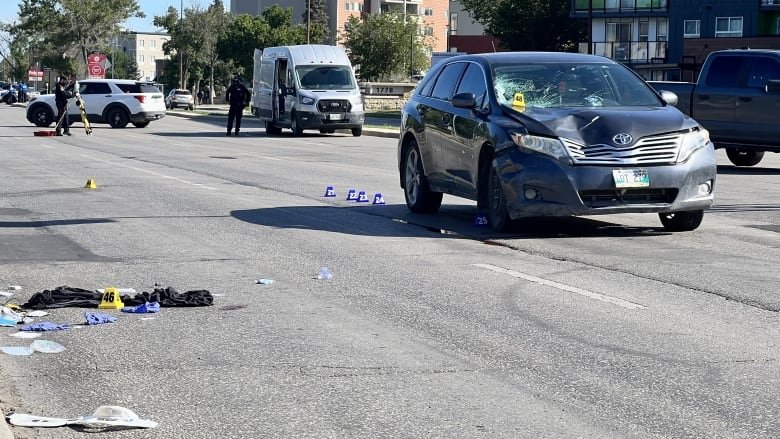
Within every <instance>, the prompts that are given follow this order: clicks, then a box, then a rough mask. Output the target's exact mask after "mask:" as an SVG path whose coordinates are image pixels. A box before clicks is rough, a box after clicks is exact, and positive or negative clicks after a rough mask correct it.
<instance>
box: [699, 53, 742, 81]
mask: <svg viewBox="0 0 780 439" xmlns="http://www.w3.org/2000/svg"><path fill="white" fill-rule="evenodd" d="M743 59H744V58H743V57H736V56H719V57H717V58H715V59H714V60H713V61H712V64H711V65H710V69H709V71H708V72H707V81H706V82H707V85H712V86H716V87H734V86H736V85H737V83H738V77H739V70H740V69H741V68H742V60H743Z"/></svg>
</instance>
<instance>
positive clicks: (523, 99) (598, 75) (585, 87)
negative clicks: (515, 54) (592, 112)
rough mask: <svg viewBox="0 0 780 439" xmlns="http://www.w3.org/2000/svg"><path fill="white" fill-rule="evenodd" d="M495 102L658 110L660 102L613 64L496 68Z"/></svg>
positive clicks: (642, 83)
mask: <svg viewBox="0 0 780 439" xmlns="http://www.w3.org/2000/svg"><path fill="white" fill-rule="evenodd" d="M493 77H494V78H495V79H494V84H493V87H494V89H495V93H496V98H497V99H498V101H499V103H501V104H504V105H510V106H512V105H514V106H518V105H524V106H527V107H537V108H558V107H608V106H609V107H612V106H658V105H661V101H660V100H659V99H658V97H657V96H656V95H655V94H654V93H653V92H652V90H651V89H650V88H649V87H648V86H647V85H645V83H644V82H643V81H642V80H641V79H640V78H638V77H637V76H636V75H634V74H633V73H632V72H631V71H629V70H628V69H627V68H625V67H623V66H621V65H616V64H561V63H539V64H503V65H502V64H499V65H496V66H494V68H493Z"/></svg>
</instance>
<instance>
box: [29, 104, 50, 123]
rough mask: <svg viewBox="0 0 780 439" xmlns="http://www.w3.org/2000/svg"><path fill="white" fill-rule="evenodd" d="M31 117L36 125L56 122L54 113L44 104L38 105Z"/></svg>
mask: <svg viewBox="0 0 780 439" xmlns="http://www.w3.org/2000/svg"><path fill="white" fill-rule="evenodd" d="M31 116H32V117H31V118H32V121H33V123H34V124H35V126H38V127H47V126H49V125H51V123H52V122H54V114H52V112H51V110H49V109H48V108H46V107H45V106H43V105H38V106H37V107H35V108H34V109H33V110H32V113H31Z"/></svg>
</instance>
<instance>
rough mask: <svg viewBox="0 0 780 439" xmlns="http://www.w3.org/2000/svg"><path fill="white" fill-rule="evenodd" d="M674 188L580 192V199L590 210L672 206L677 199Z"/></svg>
mask: <svg viewBox="0 0 780 439" xmlns="http://www.w3.org/2000/svg"><path fill="white" fill-rule="evenodd" d="M677 192H678V191H677V189H674V188H658V189H651V188H636V189H606V190H592V191H580V199H582V202H583V204H585V206H587V207H590V208H598V207H614V206H621V205H624V206H625V205H640V204H670V203H672V202H674V199H675V198H677Z"/></svg>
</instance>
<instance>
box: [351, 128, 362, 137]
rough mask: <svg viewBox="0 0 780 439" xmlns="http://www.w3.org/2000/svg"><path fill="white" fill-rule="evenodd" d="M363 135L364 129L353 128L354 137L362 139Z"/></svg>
mask: <svg viewBox="0 0 780 439" xmlns="http://www.w3.org/2000/svg"><path fill="white" fill-rule="evenodd" d="M361 134H363V127H357V128H352V136H354V137H360V135H361Z"/></svg>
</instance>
